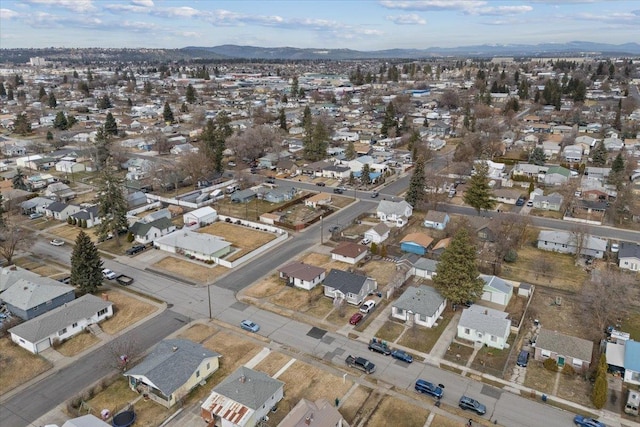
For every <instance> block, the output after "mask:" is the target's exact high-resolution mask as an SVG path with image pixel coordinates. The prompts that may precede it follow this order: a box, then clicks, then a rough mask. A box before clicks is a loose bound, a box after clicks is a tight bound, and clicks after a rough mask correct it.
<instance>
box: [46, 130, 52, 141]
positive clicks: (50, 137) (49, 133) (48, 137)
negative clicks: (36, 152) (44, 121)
mask: <svg viewBox="0 0 640 427" xmlns="http://www.w3.org/2000/svg"><path fill="white" fill-rule="evenodd" d="M47 141H49V142H51V141H53V134H52V133H51V131H50V130H48V131H47Z"/></svg>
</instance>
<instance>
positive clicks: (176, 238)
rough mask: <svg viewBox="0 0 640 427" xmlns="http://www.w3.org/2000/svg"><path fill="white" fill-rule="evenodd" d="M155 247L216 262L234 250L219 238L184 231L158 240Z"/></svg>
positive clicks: (229, 244)
mask: <svg viewBox="0 0 640 427" xmlns="http://www.w3.org/2000/svg"><path fill="white" fill-rule="evenodd" d="M153 245H154V246H156V247H158V248H160V249H162V250H163V251H167V252H171V253H174V254H179V255H185V256H193V257H194V258H195V259H198V260H200V261H214V262H217V259H218V258H222V257H224V256H225V255H227V254H228V253H230V252H231V249H232V248H231V243H229V242H227V241H226V240H224V239H222V238H220V237H218V236H213V235H211V234H201V233H196V232H194V231H189V230H184V229H183V230H177V231H174V232H173V233H170V234H167V235H166V236H162V237H160V238H157V239H156V240H154V242H153Z"/></svg>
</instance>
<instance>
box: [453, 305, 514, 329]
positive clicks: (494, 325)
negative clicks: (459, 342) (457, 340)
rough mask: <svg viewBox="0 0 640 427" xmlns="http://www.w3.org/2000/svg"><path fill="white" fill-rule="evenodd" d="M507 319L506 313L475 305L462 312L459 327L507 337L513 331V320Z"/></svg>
mask: <svg viewBox="0 0 640 427" xmlns="http://www.w3.org/2000/svg"><path fill="white" fill-rule="evenodd" d="M506 317H507V313H505V312H502V311H498V310H494V309H492V308H488V307H481V306H479V305H476V304H474V305H472V306H471V307H469V308H467V309H465V310H463V311H462V315H461V316H460V321H459V322H458V326H462V327H463V328H469V329H474V330H476V331H480V332H483V333H487V334H491V335H493V336H496V337H506V336H508V335H509V331H510V329H511V320H509V319H507V318H506Z"/></svg>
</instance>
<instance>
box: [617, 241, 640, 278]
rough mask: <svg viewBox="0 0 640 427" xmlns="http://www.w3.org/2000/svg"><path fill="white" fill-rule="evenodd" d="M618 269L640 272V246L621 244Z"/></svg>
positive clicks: (630, 243)
mask: <svg viewBox="0 0 640 427" xmlns="http://www.w3.org/2000/svg"><path fill="white" fill-rule="evenodd" d="M618 267H620V268H623V269H625V270H631V271H640V244H638V243H633V242H620V249H619V251H618Z"/></svg>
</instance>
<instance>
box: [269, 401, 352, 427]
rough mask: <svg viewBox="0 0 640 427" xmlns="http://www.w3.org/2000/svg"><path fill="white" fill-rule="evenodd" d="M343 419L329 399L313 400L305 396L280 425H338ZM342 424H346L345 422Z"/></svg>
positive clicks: (298, 426) (286, 426) (281, 426)
mask: <svg viewBox="0 0 640 427" xmlns="http://www.w3.org/2000/svg"><path fill="white" fill-rule="evenodd" d="M341 420H343V418H342V415H341V414H340V412H338V409H337V408H335V407H334V406H333V405H332V404H331V402H329V401H328V400H327V399H318V400H316V401H315V402H311V401H309V400H307V399H305V398H302V399H300V401H299V402H298V404H297V405H296V406H294V407H293V409H292V410H291V411H289V413H288V414H287V416H286V417H284V419H283V420H282V421H280V424H278V427H307V426H310V425H313V427H336V426H338V425H341V424H340V421H341ZM342 425H345V424H344V423H343V424H342Z"/></svg>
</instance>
